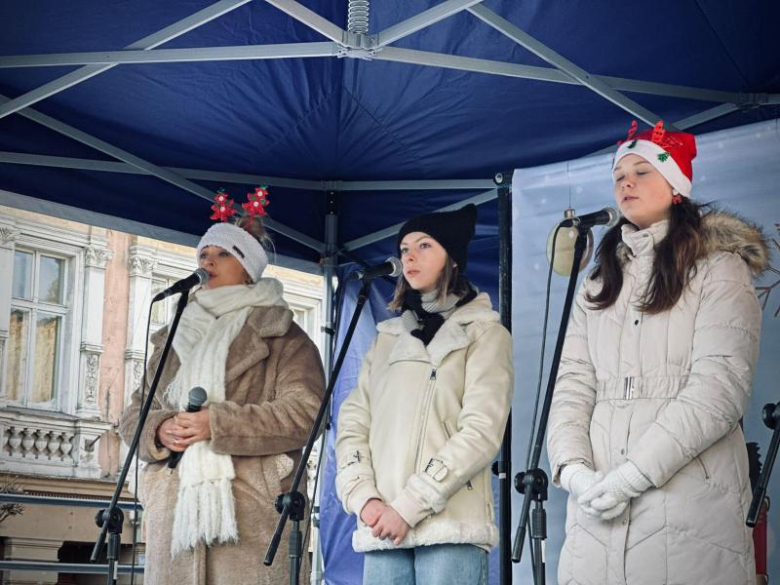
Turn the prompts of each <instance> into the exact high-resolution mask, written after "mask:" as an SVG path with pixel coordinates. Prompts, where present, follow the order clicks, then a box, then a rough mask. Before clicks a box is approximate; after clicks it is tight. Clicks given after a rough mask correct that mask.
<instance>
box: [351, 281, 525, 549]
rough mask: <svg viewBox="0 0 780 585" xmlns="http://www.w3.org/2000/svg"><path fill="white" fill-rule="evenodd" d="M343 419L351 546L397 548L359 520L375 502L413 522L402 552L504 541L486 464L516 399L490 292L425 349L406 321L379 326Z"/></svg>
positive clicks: (507, 342)
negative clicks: (352, 520)
mask: <svg viewBox="0 0 780 585" xmlns="http://www.w3.org/2000/svg"><path fill="white" fill-rule="evenodd" d="M377 330H378V335H377V337H376V339H375V341H374V344H373V345H372V347H371V349H370V350H369V351H368V353H367V354H366V357H365V359H364V362H363V366H362V369H361V372H360V376H359V379H358V385H357V387H356V388H355V389H354V390H353V391H352V393H351V394H350V395H349V397H348V398H347V399H346V400H345V401H344V403H343V404H342V405H341V409H340V412H339V417H338V432H337V439H336V457H337V465H338V474H337V477H336V490H337V493H338V495H339V497H340V498H341V501H342V503H343V505H344V509H345V510H346V511H347V513H351V514H355V515H356V516H357V530H356V532H355V533H354V535H353V539H352V543H353V548H354V549H355V550H356V551H358V552H364V551H372V550H381V549H391V548H396V547H395V546H394V545H393V543H392V542H391V541H390V540H389V539H387V540H379V539H377V538H374V537H373V536H372V534H371V530H370V529H369V528H368V527H366V526H365V525H364V524H363V522H362V521H361V520H360V511H361V510H362V509H363V506H364V505H365V504H366V502H367V501H368V500H369V499H371V498H379V499H381V500H383V501H384V502H386V503H388V504H390V505H391V506H393V508H395V510H396V511H397V512H398V513H399V514H400V515H401V517H403V518H404V520H406V522H407V523H408V524H409V526H411V530H410V531H409V532H408V534H407V536H406V538H405V539H404V540H403V542H402V543H401V544H400V546H399V547H398V548H411V547H415V546H420V545H430V544H443V543H468V544H474V545H477V546H480V547H482V548H484V549H489V548H490V547H492V546H494V545H495V544H496V543H497V542H498V531H497V529H496V526H495V518H494V508H493V495H492V489H491V477H490V475H491V474H490V470H489V466H490V463H491V461H492V460H493V458H494V457H495V455H496V453H497V452H498V449H499V447H500V445H501V440H502V437H503V434H504V426H505V424H506V420H507V416H508V414H509V409H510V407H511V402H512V393H513V380H514V377H513V376H514V374H513V368H512V342H511V336H510V335H509V332H508V331H507V330H506V329H505V328H504V327H503V326H502V325H501V324H500V323H499V318H498V313H496V312H495V311H493V310H492V308H491V305H490V298H489V297H488V295H487V294H484V293H483V294H480V295H478V296H477V297H476V298H475V299H474V300H472V301H471V302H469V303H467V304H466V305H464V306H462V307H459V308H458V309H456V310H455V311H454V312H453V313H452V315H450V316H449V317H448V318H447V319H446V320H445V322H444V324H443V325H442V326H441V328H440V329H439V330H438V331H437V333H436V335H435V336H434V338H433V339H432V340H431V342H430V343H429V344H428V346H427V347H426V346H424V345H423V343H422V342H421V341H420V340H419V339H417V338H416V337H414V336H412V335H411V334H410V333H409V332H408V331H407V330H406V329H405V328H404V326H403V324H402V322H401V319H400V318H394V319H389V320H387V321H384V322H382V323H380V324H379V325H378V326H377Z"/></svg>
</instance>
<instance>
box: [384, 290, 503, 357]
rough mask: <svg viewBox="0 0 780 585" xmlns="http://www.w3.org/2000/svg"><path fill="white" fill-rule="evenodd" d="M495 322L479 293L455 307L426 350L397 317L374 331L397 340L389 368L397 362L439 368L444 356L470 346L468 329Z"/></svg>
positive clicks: (486, 297) (484, 299) (485, 297)
mask: <svg viewBox="0 0 780 585" xmlns="http://www.w3.org/2000/svg"><path fill="white" fill-rule="evenodd" d="M498 320H499V316H498V313H496V312H495V311H494V310H493V308H492V305H491V304H490V297H489V296H488V295H487V294H486V293H480V294H479V295H477V297H476V298H475V299H474V300H473V301H471V302H470V303H467V304H465V305H463V306H462V307H458V308H457V309H455V311H454V312H453V313H452V315H450V316H449V317H447V319H446V320H445V321H444V324H443V325H442V326H441V328H440V329H439V330H438V331H437V332H436V335H435V336H434V338H433V339H432V340H431V342H430V343H429V344H428V346H427V347H426V346H425V345H423V342H422V341H420V340H419V339H417V338H416V337H414V336H413V335H412V334H411V333H410V332H409V331H407V330H406V328H405V327H404V325H403V323H402V321H401V318H400V317H395V318H393V319H388V320H387V321H382V322H381V323H379V324H378V325H377V326H376V328H377V331H379V333H386V334H388V335H394V336H396V337H397V338H398V339H397V340H396V341H395V343H394V344H393V348H392V350H391V351H390V356H389V357H388V361H389V362H390V363H391V364H392V363H395V362H398V361H418V362H428V363H430V364H431V365H433V366H434V367H439V365H441V362H442V361H443V360H444V358H445V357H446V356H447V355H448V354H450V353H452V352H453V351H457V350H459V349H462V348H464V347H468V345H469V343H471V341H472V338H470V337H469V334H468V331H467V328H468V326H469V325H471V324H473V323H496V322H498Z"/></svg>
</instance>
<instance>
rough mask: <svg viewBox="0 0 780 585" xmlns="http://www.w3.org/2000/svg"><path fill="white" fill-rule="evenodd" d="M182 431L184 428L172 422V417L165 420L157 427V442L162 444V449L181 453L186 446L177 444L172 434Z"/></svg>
mask: <svg viewBox="0 0 780 585" xmlns="http://www.w3.org/2000/svg"><path fill="white" fill-rule="evenodd" d="M182 431H184V427H180V426H179V425H177V424H176V423H175V422H174V417H171V418H166V419H165V420H164V421H163V423H162V424H161V425H160V426H159V427H157V440H158V441H159V442H160V443H162V445H163V447H165V448H166V449H170V450H171V451H174V452H176V453H181V452H182V451H184V450H185V449H186V448H187V447H186V445H182V444H179V442H178V440H177V439H176V436H175V435H174V434H173V433H180V432H182Z"/></svg>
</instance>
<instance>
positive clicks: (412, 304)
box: [402, 286, 477, 347]
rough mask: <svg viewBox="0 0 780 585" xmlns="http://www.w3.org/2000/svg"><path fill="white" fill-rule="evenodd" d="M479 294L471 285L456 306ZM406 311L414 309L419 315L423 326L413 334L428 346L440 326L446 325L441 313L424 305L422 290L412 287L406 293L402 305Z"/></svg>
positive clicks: (418, 318)
mask: <svg viewBox="0 0 780 585" xmlns="http://www.w3.org/2000/svg"><path fill="white" fill-rule="evenodd" d="M476 296H477V291H476V290H474V287H473V286H469V292H467V293H466V294H465V295H464V296H463V297H462V298H461V299H460V300H459V301H458V302H457V303H455V307H462V306H463V305H465V304H466V303H470V302H471V301H473V300H474V298H475V297H476ZM402 310H404V311H407V310H409V311H414V314H415V315H417V320H418V321H419V322H420V325H421V328H420V329H415V330H414V331H412V332H411V334H412V335H413V336H414V337H416V338H417V339H419V340H420V341H422V342H423V345H425V346H426V347H427V346H428V344H429V343H430V342H431V340H432V339H433V337H434V336H435V335H436V332H437V331H438V330H439V328H440V327H441V326H442V325H444V317H443V316H442V314H441V313H429V312H428V311H426V310H425V309H423V306H422V294H421V293H420V291H416V290H414V289H412V288H410V289H408V290H407V291H406V292H405V293H404V304H403V307H402Z"/></svg>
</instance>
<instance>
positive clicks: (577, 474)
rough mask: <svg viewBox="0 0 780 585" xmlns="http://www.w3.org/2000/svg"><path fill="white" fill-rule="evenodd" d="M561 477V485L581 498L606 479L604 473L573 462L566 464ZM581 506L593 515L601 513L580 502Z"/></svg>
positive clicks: (577, 497) (575, 496) (576, 497)
mask: <svg viewBox="0 0 780 585" xmlns="http://www.w3.org/2000/svg"><path fill="white" fill-rule="evenodd" d="M559 479H560V482H561V487H562V488H563V489H565V490H566V491H567V492H569V493H570V494H571V495H572V496H574V498H575V499H577V500H579V498H580V496H582V495H583V494H584V493H585V492H587V491H588V490H589V489H590V488H592V487H593V486H594V485H596V484H597V483H599V482H600V481H601V480H602V479H604V474H603V473H601V472H600V471H593V470H592V469H591V468H590V467H588V466H587V465H585V464H583V463H572V464H569V465H564V467H563V469H561V474H560V478H559ZM580 507H581V508H582V509H583V510H584V511H585V512H586V513H587V514H590V515H591V516H598V515H599V514H600V513H601V512H599V511H596V510H594V509H593V508H591V507H590V506H588V505H582V504H580Z"/></svg>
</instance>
